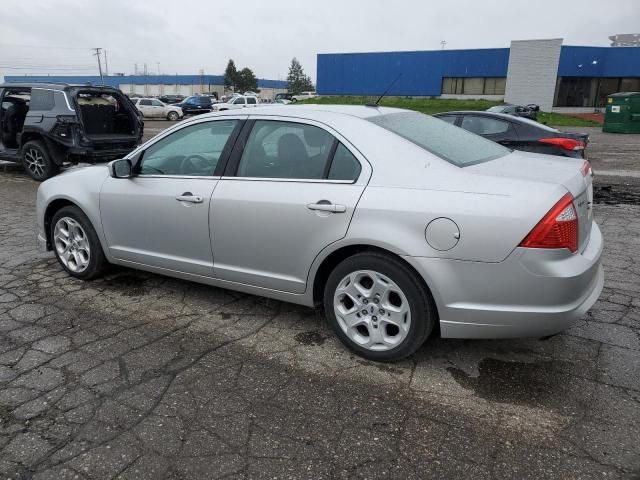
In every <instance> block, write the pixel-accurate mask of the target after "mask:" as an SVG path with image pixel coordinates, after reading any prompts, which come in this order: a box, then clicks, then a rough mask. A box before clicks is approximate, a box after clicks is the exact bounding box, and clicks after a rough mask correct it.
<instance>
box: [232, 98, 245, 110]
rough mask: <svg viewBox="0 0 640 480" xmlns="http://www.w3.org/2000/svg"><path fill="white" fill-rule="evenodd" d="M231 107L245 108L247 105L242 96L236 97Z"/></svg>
mask: <svg viewBox="0 0 640 480" xmlns="http://www.w3.org/2000/svg"><path fill="white" fill-rule="evenodd" d="M233 105H234V107H233V108H245V107H246V106H247V100H246V99H245V98H244V97H238V98H236V99H235V100H234V101H233Z"/></svg>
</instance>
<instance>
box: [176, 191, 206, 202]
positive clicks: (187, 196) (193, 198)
mask: <svg viewBox="0 0 640 480" xmlns="http://www.w3.org/2000/svg"><path fill="white" fill-rule="evenodd" d="M176 200H178V201H179V202H189V203H202V200H203V199H202V197H201V196H200V195H194V194H193V193H191V192H184V193H183V194H182V195H178V196H177V197H176Z"/></svg>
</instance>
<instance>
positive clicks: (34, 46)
mask: <svg viewBox="0 0 640 480" xmlns="http://www.w3.org/2000/svg"><path fill="white" fill-rule="evenodd" d="M1 3H2V9H1V11H2V13H0V18H1V19H2V22H1V23H2V27H1V29H0V75H20V74H27V73H29V74H52V75H62V74H79V75H95V74H97V62H96V60H95V57H94V56H92V55H91V52H90V50H89V49H90V48H91V47H103V48H105V49H106V50H107V52H108V53H107V55H108V63H109V71H110V72H111V73H114V72H124V73H127V74H128V73H133V69H134V64H135V63H137V64H138V69H139V70H141V69H142V68H143V64H144V63H145V62H146V63H147V68H148V70H149V72H153V73H156V72H157V71H158V63H159V69H160V71H161V72H162V73H168V74H175V73H184V74H197V73H198V72H199V70H200V69H203V70H204V72H205V73H207V74H221V73H222V72H223V71H224V68H225V66H226V63H227V60H228V59H229V58H233V59H234V60H235V62H236V65H237V66H238V67H240V68H241V67H245V66H248V67H250V68H252V69H253V70H254V72H255V73H256V75H257V76H258V77H260V78H272V79H279V78H280V79H285V78H286V75H287V71H288V67H289V63H290V61H291V58H292V57H294V56H295V57H297V58H298V59H299V60H300V61H301V62H302V65H303V67H304V69H305V71H306V73H308V74H310V75H311V76H312V78H313V79H314V80H315V74H316V54H317V53H330V52H365V51H390V50H429V49H439V48H441V45H440V42H441V41H442V40H445V41H446V42H447V43H446V46H445V48H447V49H459V48H483V47H508V46H509V42H510V41H511V40H512V39H533V38H564V44H565V45H608V44H609V40H608V38H607V37H608V36H609V35H613V34H616V33H640V32H638V30H640V22H639V20H640V0H606V1H605V0H511V1H509V0H449V1H447V0H444V1H443V0H438V1H429V0H323V1H320V2H318V1H315V2H311V1H293V0H286V1H279V0H270V1H269V0H264V1H262V0H244V1H243V2H237V3H236V2H229V1H220V0H179V1H176V0H153V1H145V2H142V1H135V0H109V1H105V0H55V1H51V0H1ZM8 67H13V68H8Z"/></svg>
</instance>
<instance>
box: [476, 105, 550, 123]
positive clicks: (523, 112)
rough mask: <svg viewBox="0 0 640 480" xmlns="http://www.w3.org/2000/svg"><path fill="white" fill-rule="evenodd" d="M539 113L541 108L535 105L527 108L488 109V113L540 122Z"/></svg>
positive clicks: (505, 107) (503, 107)
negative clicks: (503, 114)
mask: <svg viewBox="0 0 640 480" xmlns="http://www.w3.org/2000/svg"><path fill="white" fill-rule="evenodd" d="M539 111H540V107H539V106H538V105H534V104H531V105H527V106H526V107H523V106H522V105H496V106H495V107H491V108H488V109H487V112H493V113H505V114H507V115H513V116H515V117H524V118H529V119H531V120H538V112H539Z"/></svg>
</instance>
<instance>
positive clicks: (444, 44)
mask: <svg viewBox="0 0 640 480" xmlns="http://www.w3.org/2000/svg"><path fill="white" fill-rule="evenodd" d="M440 45H442V48H441V50H444V47H445V46H446V45H447V41H446V40H442V41H441V42H440Z"/></svg>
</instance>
